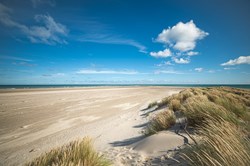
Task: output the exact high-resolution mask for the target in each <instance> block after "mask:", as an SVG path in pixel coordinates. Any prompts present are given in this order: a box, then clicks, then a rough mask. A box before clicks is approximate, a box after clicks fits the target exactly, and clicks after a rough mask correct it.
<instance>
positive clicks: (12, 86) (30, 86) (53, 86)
mask: <svg viewBox="0 0 250 166" xmlns="http://www.w3.org/2000/svg"><path fill="white" fill-rule="evenodd" d="M101 86H107V87H108V86H128V87H129V86H167V87H218V86H227V87H233V88H244V89H250V84H82V85H80V84H77V85H76V84H60V85H0V89H30V88H74V87H76V88H77V87H101Z"/></svg>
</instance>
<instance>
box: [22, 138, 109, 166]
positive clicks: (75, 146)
mask: <svg viewBox="0 0 250 166" xmlns="http://www.w3.org/2000/svg"><path fill="white" fill-rule="evenodd" d="M26 165H27V166H37V165H39V166H73V165H74V166H109V165H111V163H110V162H109V161H108V160H106V159H105V158H104V157H103V156H102V155H100V154H99V153H97V152H96V151H95V150H94V148H93V143H92V140H91V139H90V138H89V137H85V138H83V139H82V140H79V141H74V142H71V143H70V144H68V145H66V146H62V147H60V148H56V149H53V150H51V151H50V152H48V153H46V154H44V155H42V156H40V157H38V158H36V159H35V160H33V161H32V162H30V163H28V164H26Z"/></svg>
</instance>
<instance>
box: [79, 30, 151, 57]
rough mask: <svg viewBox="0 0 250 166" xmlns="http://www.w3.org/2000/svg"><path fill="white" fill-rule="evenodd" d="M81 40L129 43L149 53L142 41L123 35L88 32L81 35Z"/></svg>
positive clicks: (119, 43) (103, 42)
mask: <svg viewBox="0 0 250 166" xmlns="http://www.w3.org/2000/svg"><path fill="white" fill-rule="evenodd" d="M80 41H82V42H93V43H102V44H118V45H129V46H133V47H136V48H138V49H139V52H142V53H147V51H146V49H147V48H146V47H145V46H144V45H142V44H141V43H139V42H137V41H135V40H132V39H126V38H123V37H121V36H116V35H110V34H88V35H85V36H83V37H81V39H80Z"/></svg>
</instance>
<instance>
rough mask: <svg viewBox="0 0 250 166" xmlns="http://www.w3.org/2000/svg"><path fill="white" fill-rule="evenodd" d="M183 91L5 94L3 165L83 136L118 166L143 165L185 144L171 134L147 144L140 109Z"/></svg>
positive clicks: (0, 109)
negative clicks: (88, 137) (87, 137)
mask: <svg viewBox="0 0 250 166" xmlns="http://www.w3.org/2000/svg"><path fill="white" fill-rule="evenodd" d="M180 90H181V88H169V87H99V88H69V89H41V90H36V89H32V90H5V91H4V90H1V91H0V165H22V164H24V163H25V162H27V161H30V160H32V159H33V158H35V157H37V156H39V155H40V154H41V153H44V152H46V151H48V150H50V149H52V148H54V147H58V146H61V145H63V144H66V143H68V142H70V141H73V140H76V139H78V138H83V137H84V136H91V137H92V138H94V140H95V146H96V148H97V149H98V150H100V151H103V152H105V153H106V154H107V155H113V156H111V157H110V158H111V159H114V157H115V160H116V161H114V162H116V163H119V164H118V165H133V164H134V165H140V164H142V163H144V162H145V160H147V158H148V157H152V155H151V154H152V153H155V154H157V155H160V154H162V153H161V151H163V150H168V149H172V148H175V147H176V146H181V145H182V144H183V137H181V136H179V135H176V134H174V133H173V132H172V133H171V132H169V133H160V134H158V135H155V136H151V137H148V138H145V139H143V137H142V134H141V133H140V132H141V130H142V127H143V124H144V123H146V122H147V120H148V119H147V118H144V116H142V115H143V114H144V113H145V112H144V111H141V110H142V109H144V108H146V107H147V105H148V104H149V103H150V102H153V101H156V100H160V99H162V98H163V97H166V96H169V95H171V94H173V93H177V92H179V91H180ZM164 140H166V141H164ZM156 142H159V143H160V144H161V145H164V146H161V145H160V144H159V143H158V144H157V143H156ZM117 155H118V157H117ZM135 156H136V157H135ZM154 157H155V156H154Z"/></svg>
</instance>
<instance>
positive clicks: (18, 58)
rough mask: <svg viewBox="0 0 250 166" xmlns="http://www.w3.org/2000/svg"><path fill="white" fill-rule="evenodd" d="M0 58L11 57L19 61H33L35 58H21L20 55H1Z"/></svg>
mask: <svg viewBox="0 0 250 166" xmlns="http://www.w3.org/2000/svg"><path fill="white" fill-rule="evenodd" d="M0 59H9V60H17V61H25V62H31V61H33V60H31V59H25V58H20V57H15V56H3V55H1V56H0Z"/></svg>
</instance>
